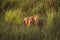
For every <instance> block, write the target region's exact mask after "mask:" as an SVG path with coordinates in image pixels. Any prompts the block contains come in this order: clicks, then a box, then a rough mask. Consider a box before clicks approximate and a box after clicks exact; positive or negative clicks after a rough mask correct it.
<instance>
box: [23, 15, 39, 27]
mask: <svg viewBox="0 0 60 40" xmlns="http://www.w3.org/2000/svg"><path fill="white" fill-rule="evenodd" d="M38 19H39V16H38V15H33V16H30V17H25V18H24V19H23V20H24V23H25V24H26V25H27V26H31V24H33V25H34V24H37V23H38Z"/></svg>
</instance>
